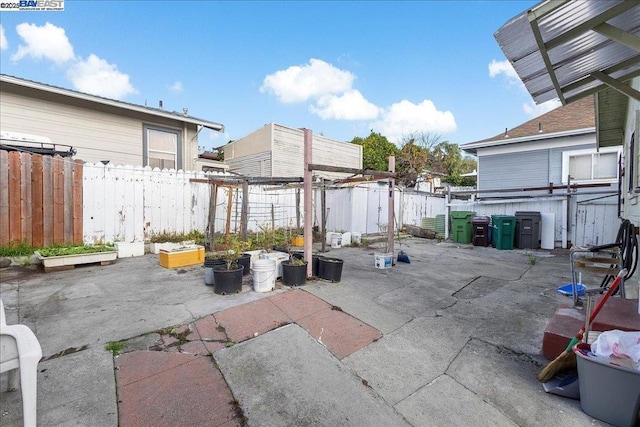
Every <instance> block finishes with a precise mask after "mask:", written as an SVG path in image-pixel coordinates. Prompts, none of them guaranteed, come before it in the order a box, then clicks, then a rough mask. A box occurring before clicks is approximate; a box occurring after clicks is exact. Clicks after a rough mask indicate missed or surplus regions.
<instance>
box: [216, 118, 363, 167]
mask: <svg viewBox="0 0 640 427" xmlns="http://www.w3.org/2000/svg"><path fill="white" fill-rule="evenodd" d="M267 155H268V157H267ZM224 156H225V157H224V158H225V162H227V163H228V164H229V166H230V171H231V172H234V173H238V174H241V175H247V176H271V177H301V176H303V175H304V131H303V130H301V129H294V128H290V127H287V126H283V125H279V124H275V123H270V124H268V125H265V126H263V127H262V128H260V129H258V130H257V131H255V132H252V133H250V134H249V135H247V136H245V137H243V138H241V139H238V140H237V141H234V142H232V143H230V144H228V145H226V146H225V147H224ZM253 157H255V159H252V158H253ZM265 159H268V160H269V168H268V169H265V167H264V164H262V166H260V163H259V162H261V161H264V160H265ZM312 162H313V163H315V164H322V165H329V166H341V167H348V168H358V169H359V168H361V167H362V147H361V146H359V145H357V144H350V143H347V142H339V141H335V140H332V139H329V138H325V137H324V136H322V135H315V134H314V135H313V142H312ZM260 168H261V170H262V171H263V173H259V172H258V171H259V170H260ZM314 174H316V175H321V176H323V177H325V178H339V177H344V176H346V174H344V173H331V172H317V173H316V172H314Z"/></svg>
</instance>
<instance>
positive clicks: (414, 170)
mask: <svg viewBox="0 0 640 427" xmlns="http://www.w3.org/2000/svg"><path fill="white" fill-rule="evenodd" d="M441 138H442V137H441V136H440V135H438V134H432V133H429V132H414V133H410V134H408V135H404V136H403V137H402V147H401V148H400V151H399V152H398V158H397V162H396V164H397V166H398V167H397V168H396V170H397V172H398V175H399V176H398V181H399V182H400V183H402V184H404V185H406V186H408V187H412V186H414V185H415V184H416V180H417V178H418V176H419V175H420V174H421V173H423V172H424V171H425V170H429V171H432V172H441V173H444V172H445V171H444V170H443V169H442V168H441V167H440V166H439V164H438V162H437V161H436V159H435V158H434V156H433V153H432V151H433V148H434V147H435V146H437V144H438V143H439V142H440V140H441Z"/></svg>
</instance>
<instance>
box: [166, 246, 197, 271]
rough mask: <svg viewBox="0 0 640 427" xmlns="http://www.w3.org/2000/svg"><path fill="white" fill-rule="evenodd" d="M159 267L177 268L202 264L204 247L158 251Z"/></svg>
mask: <svg viewBox="0 0 640 427" xmlns="http://www.w3.org/2000/svg"><path fill="white" fill-rule="evenodd" d="M159 259H160V265H161V266H162V267H164V268H178V267H186V266H189V265H196V264H202V263H204V246H199V245H192V246H185V247H181V248H177V249H172V250H164V249H161V250H160V257H159Z"/></svg>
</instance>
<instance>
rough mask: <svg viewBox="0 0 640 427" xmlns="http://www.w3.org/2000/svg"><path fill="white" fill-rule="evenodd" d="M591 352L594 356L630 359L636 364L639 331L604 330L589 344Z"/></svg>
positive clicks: (637, 361)
mask: <svg viewBox="0 0 640 427" xmlns="http://www.w3.org/2000/svg"><path fill="white" fill-rule="evenodd" d="M591 352H592V353H593V354H595V355H596V356H602V357H609V356H614V357H622V358H627V359H631V360H633V362H634V363H635V364H636V365H637V364H638V363H639V362H640V331H639V332H626V331H619V330H617V329H614V330H612V331H605V332H603V333H601V334H600V335H599V336H598V338H597V339H596V340H595V341H594V342H593V344H591Z"/></svg>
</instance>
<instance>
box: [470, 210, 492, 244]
mask: <svg viewBox="0 0 640 427" xmlns="http://www.w3.org/2000/svg"><path fill="white" fill-rule="evenodd" d="M490 221H491V220H490V219H489V217H488V216H474V217H473V219H472V220H471V228H472V229H473V232H472V234H473V238H472V240H473V246H489V222H490Z"/></svg>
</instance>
